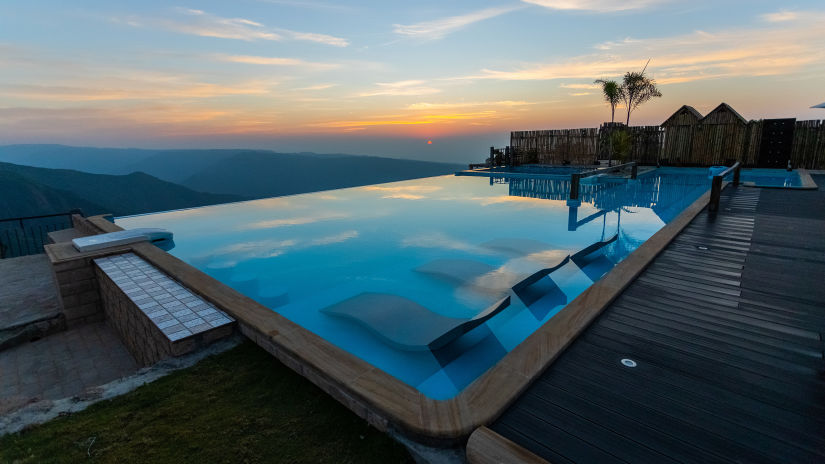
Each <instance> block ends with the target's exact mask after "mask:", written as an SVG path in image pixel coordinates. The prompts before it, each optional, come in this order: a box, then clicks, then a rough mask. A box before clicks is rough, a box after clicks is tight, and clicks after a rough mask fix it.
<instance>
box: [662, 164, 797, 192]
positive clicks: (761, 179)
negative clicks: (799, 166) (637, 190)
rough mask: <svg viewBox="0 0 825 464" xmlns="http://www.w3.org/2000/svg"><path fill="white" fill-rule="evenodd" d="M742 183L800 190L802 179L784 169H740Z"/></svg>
mask: <svg viewBox="0 0 825 464" xmlns="http://www.w3.org/2000/svg"><path fill="white" fill-rule="evenodd" d="M656 172H661V173H671V174H677V175H678V174H698V173H705V174H707V173H708V168H659V169H657V170H656ZM725 179H726V180H732V179H733V173H730V174H728V175H727V176H725ZM739 180H740V182H742V183H748V182H753V186H754V187H780V188H800V187H802V186H803V184H802V178H801V177H800V176H799V172H798V171H796V170H793V171H786V170H785V169H742V171H741V172H740V174H739Z"/></svg>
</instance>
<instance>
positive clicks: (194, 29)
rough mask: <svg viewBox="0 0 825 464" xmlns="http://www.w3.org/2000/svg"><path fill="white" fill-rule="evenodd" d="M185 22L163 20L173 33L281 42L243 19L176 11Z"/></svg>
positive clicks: (184, 10) (261, 27) (256, 25)
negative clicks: (183, 17) (184, 18)
mask: <svg viewBox="0 0 825 464" xmlns="http://www.w3.org/2000/svg"><path fill="white" fill-rule="evenodd" d="M178 11H179V12H180V13H181V14H182V15H183V16H185V17H186V18H187V19H186V20H164V21H162V24H163V25H164V26H165V27H166V28H168V29H171V30H173V31H176V32H180V33H183V34H191V35H199V36H202V37H217V38H220V39H236V40H246V41H254V40H283V39H284V37H283V36H281V35H280V34H276V33H274V32H271V31H268V30H266V29H264V27H263V24H261V23H258V22H255V21H251V20H249V19H244V18H222V17H220V16H215V15H211V14H208V13H206V12H204V11H202V10H192V9H183V8H181V9H178Z"/></svg>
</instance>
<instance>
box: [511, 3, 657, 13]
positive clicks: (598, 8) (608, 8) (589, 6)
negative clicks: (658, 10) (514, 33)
mask: <svg viewBox="0 0 825 464" xmlns="http://www.w3.org/2000/svg"><path fill="white" fill-rule="evenodd" d="M522 1H523V2H524V3H530V4H533V5H538V6H543V7H545V8H550V9H552V10H581V11H593V12H597V13H610V12H614V11H625V10H639V9H643V8H648V7H651V6H654V5H657V4H660V3H665V2H666V1H668V0H624V1H616V0H522Z"/></svg>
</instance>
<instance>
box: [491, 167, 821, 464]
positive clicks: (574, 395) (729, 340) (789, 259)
mask: <svg viewBox="0 0 825 464" xmlns="http://www.w3.org/2000/svg"><path fill="white" fill-rule="evenodd" d="M814 180H815V181H816V182H817V183H818V184H819V185H823V186H825V176H815V179H814ZM705 247H706V248H708V249H704V248H705ZM823 282H825V191H823V190H815V191H791V190H781V189H754V188H744V187H740V188H738V189H734V188H728V189H726V190H725V191H724V192H723V198H722V205H721V206H720V213H719V214H718V215H717V216H716V218H714V217H712V216H710V215H709V214H707V213H705V212H703V213H702V214H700V215H699V216H697V217H696V218H695V219H694V220H693V222H692V223H691V224H690V225H688V226H687V227H686V229H685V230H684V231H683V232H682V233H681V234H680V235H679V236H678V237H677V238H676V239H675V240H674V241H673V242H672V243H671V244H670V245H669V246H668V247H667V248H666V249H665V250H664V251H663V252H662V254H661V255H660V256H659V257H657V258H656V259H655V260H654V262H653V263H652V264H651V265H650V266H649V267H648V269H646V270H645V272H644V273H643V274H642V275H640V276H639V278H638V279H637V280H636V281H635V282H633V283H632V284H631V285H630V286H629V287H628V288H627V289H626V290H625V291H624V292H623V294H622V295H621V296H620V297H619V298H617V299H616V301H614V302H613V303H612V304H611V306H610V307H609V308H607V309H606V310H605V311H604V313H603V314H602V315H601V316H599V318H597V319H596V321H595V322H594V323H593V324H592V325H591V326H590V327H588V329H587V330H586V331H585V332H584V333H583V334H582V335H581V336H580V337H579V338H578V339H577V340H575V341H574V342H573V343H572V344H571V346H570V347H569V348H568V349H567V350H566V351H565V352H564V353H563V354H562V355H561V356H560V357H559V359H558V360H557V361H556V362H555V363H554V364H553V365H551V366H550V367H549V368H548V369H547V370H546V371H545V372H544V373H543V374H542V375H541V376H540V377H539V378H538V379H537V380H536V381H535V382H534V383H533V385H531V387H530V388H528V389H527V390H526V391H525V392H524V393H523V394H522V395H521V396H520V397H519V398H518V400H516V402H515V403H514V404H513V405H512V406H511V407H510V408H509V409H508V410H507V411H505V412H504V414H503V415H502V416H501V417H500V418H499V419H498V420H497V421H496V422H495V423H493V424H491V426H490V428H491V429H492V430H494V431H496V432H497V433H499V434H501V435H502V436H504V437H506V438H508V439H510V440H512V441H513V442H514V443H517V444H520V445H522V446H524V447H525V448H527V449H529V450H530V451H532V452H533V453H535V454H536V455H538V456H540V457H543V458H545V459H547V460H549V461H551V462H553V461H559V462H568V461H569V462H765V463H780V462H781V463H791V462H825V342H823V334H825V285H823ZM622 358H632V359H634V360H635V361H636V362H637V363H638V366H637V367H635V368H627V367H624V366H622V365H621V363H620V362H619V361H620V360H621V359H622Z"/></svg>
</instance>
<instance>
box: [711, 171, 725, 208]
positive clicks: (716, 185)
mask: <svg viewBox="0 0 825 464" xmlns="http://www.w3.org/2000/svg"><path fill="white" fill-rule="evenodd" d="M721 196H722V176H713V183H711V186H710V203H708V211H710V212H711V213H715V212H717V211H719V198H720V197H721Z"/></svg>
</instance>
